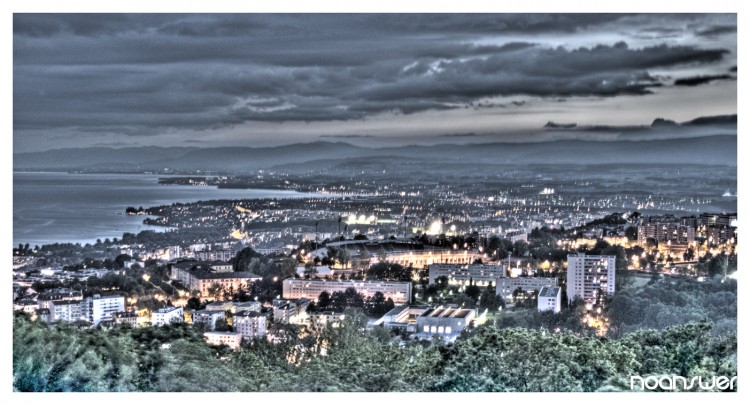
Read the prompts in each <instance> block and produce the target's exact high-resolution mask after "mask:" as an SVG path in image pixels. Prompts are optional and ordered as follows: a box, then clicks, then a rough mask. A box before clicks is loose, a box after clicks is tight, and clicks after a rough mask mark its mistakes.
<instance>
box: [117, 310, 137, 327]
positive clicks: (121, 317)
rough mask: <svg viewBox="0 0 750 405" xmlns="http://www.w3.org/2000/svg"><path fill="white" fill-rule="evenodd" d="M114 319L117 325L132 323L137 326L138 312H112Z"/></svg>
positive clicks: (131, 324)
mask: <svg viewBox="0 0 750 405" xmlns="http://www.w3.org/2000/svg"><path fill="white" fill-rule="evenodd" d="M112 320H113V321H114V323H115V324H117V325H124V324H127V325H130V326H137V325H138V313H137V312H135V311H131V312H128V311H123V312H115V313H114V314H112Z"/></svg>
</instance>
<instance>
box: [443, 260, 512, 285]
mask: <svg viewBox="0 0 750 405" xmlns="http://www.w3.org/2000/svg"><path fill="white" fill-rule="evenodd" d="M429 275H430V284H435V283H436V282H437V279H438V277H446V278H447V279H448V284H451V285H454V284H458V285H469V282H470V281H471V282H473V283H474V285H476V286H480V287H481V286H486V285H487V284H489V283H493V284H494V285H497V279H498V278H500V277H503V276H504V275H505V269H504V268H503V266H490V265H485V264H468V265H467V264H443V263H440V264H431V265H430V266H429Z"/></svg>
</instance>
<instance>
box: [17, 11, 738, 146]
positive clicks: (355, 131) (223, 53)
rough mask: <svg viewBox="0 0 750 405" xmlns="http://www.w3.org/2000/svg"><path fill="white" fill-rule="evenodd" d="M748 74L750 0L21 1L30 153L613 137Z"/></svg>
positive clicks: (703, 111) (711, 108)
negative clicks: (437, 10)
mask: <svg viewBox="0 0 750 405" xmlns="http://www.w3.org/2000/svg"><path fill="white" fill-rule="evenodd" d="M736 78H737V20H736V15H735V14H432V15H431V14H171V15H170V14H22V13H17V14H15V15H14V17H13V102H12V104H13V151H14V152H15V153H20V152H30V151H43V150H49V149H58V148H68V147H86V146H109V147H130V146H163V147H171V146H193V147H220V146H276V145H286V144H291V143H297V142H314V141H330V142H336V141H341V142H347V143H352V144H356V145H362V146H398V145H408V144H436V143H467V142H542V141H550V140H557V139H571V138H574V139H580V138H583V139H590V140H611V139H612V133H613V131H611V129H613V128H614V129H615V130H616V129H617V128H619V127H633V126H648V125H651V123H652V121H653V120H654V119H656V118H664V119H670V120H674V121H676V122H685V121H689V120H692V119H694V118H697V117H702V116H715V115H731V114H736V113H737V81H736ZM548 123H552V124H549V125H548ZM565 124H567V125H570V124H576V129H573V130H567V129H560V128H559V127H560V125H565ZM545 125H547V127H546V128H545ZM550 127H557V128H550ZM590 127H597V128H602V127H606V128H608V129H610V130H608V131H592V130H591V128H590ZM584 129H587V130H586V131H584ZM614 132H615V133H616V131H614ZM697 135H701V134H700V133H696V132H694V131H693V132H690V131H669V132H666V133H664V134H662V135H660V136H662V137H668V138H675V139H679V138H680V137H684V136H697Z"/></svg>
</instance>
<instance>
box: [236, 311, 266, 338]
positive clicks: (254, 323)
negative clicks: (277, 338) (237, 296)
mask: <svg viewBox="0 0 750 405" xmlns="http://www.w3.org/2000/svg"><path fill="white" fill-rule="evenodd" d="M232 326H233V327H234V330H235V331H236V332H239V334H240V335H242V338H243V339H252V338H254V337H257V336H265V335H266V317H265V316H263V315H261V314H259V313H258V312H251V311H242V312H238V313H237V314H236V315H234V318H232Z"/></svg>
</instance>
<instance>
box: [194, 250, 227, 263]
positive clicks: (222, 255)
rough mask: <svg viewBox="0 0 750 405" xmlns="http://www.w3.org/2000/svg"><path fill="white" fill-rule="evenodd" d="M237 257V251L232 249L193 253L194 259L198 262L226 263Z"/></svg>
mask: <svg viewBox="0 0 750 405" xmlns="http://www.w3.org/2000/svg"><path fill="white" fill-rule="evenodd" d="M235 256H237V250H234V249H222V250H201V251H198V252H195V258H196V259H197V260H200V261H207V262H210V261H216V260H220V261H223V262H228V261H230V260H232V259H234V257H235Z"/></svg>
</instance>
